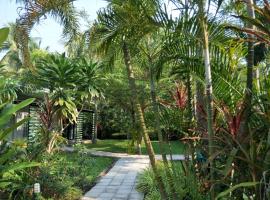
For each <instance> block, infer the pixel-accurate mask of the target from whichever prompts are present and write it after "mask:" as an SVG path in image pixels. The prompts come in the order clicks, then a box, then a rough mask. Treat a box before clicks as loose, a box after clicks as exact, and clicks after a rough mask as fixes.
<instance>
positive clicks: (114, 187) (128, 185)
mask: <svg viewBox="0 0 270 200" xmlns="http://www.w3.org/2000/svg"><path fill="white" fill-rule="evenodd" d="M148 166H149V159H148V158H145V157H143V158H134V157H125V158H120V159H119V160H118V161H117V162H116V163H115V165H114V166H113V168H112V169H111V170H110V171H109V172H108V173H107V174H106V175H105V176H103V177H102V178H101V179H100V180H99V181H98V183H97V184H96V185H95V186H94V187H93V188H92V189H91V190H90V191H89V192H87V193H86V194H85V195H84V197H83V198H82V200H143V194H142V193H139V192H138V191H137V190H136V178H137V175H138V174H139V173H140V172H141V171H142V170H143V169H145V168H147V167H148Z"/></svg>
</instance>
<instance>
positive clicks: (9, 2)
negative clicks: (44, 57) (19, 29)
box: [0, 0, 107, 53]
mask: <svg viewBox="0 0 270 200" xmlns="http://www.w3.org/2000/svg"><path fill="white" fill-rule="evenodd" d="M74 5H75V7H76V8H77V9H79V10H85V11H86V12H87V14H88V15H89V20H90V21H94V20H95V18H96V12H97V11H98V10H99V9H100V8H102V7H105V6H106V5H107V3H106V2H105V1H103V0H76V1H75V2H74ZM19 6H20V4H16V0H0V28H2V27H4V26H7V24H8V23H10V22H15V21H16V18H18V9H17V8H18V7H19ZM81 24H82V26H81V29H82V30H84V29H85V25H83V24H85V22H83V21H81ZM30 35H31V37H34V38H38V39H41V47H42V48H46V47H49V51H51V52H59V53H62V52H64V51H65V49H64V41H63V39H62V37H61V36H62V28H61V26H60V25H59V24H58V23H57V22H56V21H55V20H54V19H52V18H50V17H48V18H47V19H45V20H42V21H41V22H40V24H38V25H35V26H34V28H33V30H32V31H31V34H30Z"/></svg>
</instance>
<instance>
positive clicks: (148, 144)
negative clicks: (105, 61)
mask: <svg viewBox="0 0 270 200" xmlns="http://www.w3.org/2000/svg"><path fill="white" fill-rule="evenodd" d="M123 53H124V61H125V65H126V68H127V73H128V80H129V87H130V91H131V95H132V97H133V100H134V103H135V109H136V112H137V116H138V120H139V123H140V126H141V129H142V134H143V139H144V143H145V146H146V149H147V152H148V156H149V159H150V163H151V166H152V169H153V172H154V175H155V179H156V181H157V184H158V187H159V191H160V194H161V197H162V199H164V200H167V199H168V196H167V193H166V191H165V186H164V183H163V181H162V178H161V176H160V174H159V173H158V170H157V165H156V159H155V153H154V150H153V147H152V144H151V141H150V138H149V135H148V133H147V129H146V125H145V121H144V116H143V112H142V108H141V105H140V103H139V101H138V96H137V89H136V84H135V78H134V73H133V68H132V65H131V59H130V53H129V49H128V47H127V44H126V43H124V44H123Z"/></svg>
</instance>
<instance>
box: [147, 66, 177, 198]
mask: <svg viewBox="0 0 270 200" xmlns="http://www.w3.org/2000/svg"><path fill="white" fill-rule="evenodd" d="M150 63H151V62H150ZM149 71H150V87H151V98H152V103H153V109H154V116H155V128H156V131H157V133H158V141H159V149H160V152H161V155H162V160H163V164H164V167H165V170H166V171H165V172H166V176H167V177H168V179H169V187H170V191H171V192H172V195H173V199H175V200H177V199H178V197H177V193H176V190H175V186H174V184H173V177H172V174H171V172H170V166H169V163H168V160H167V155H166V152H165V149H164V146H165V143H164V140H163V136H162V132H161V128H160V117H159V106H158V103H157V97H156V86H155V80H154V77H153V76H154V74H153V71H152V69H151V67H150V70H149Z"/></svg>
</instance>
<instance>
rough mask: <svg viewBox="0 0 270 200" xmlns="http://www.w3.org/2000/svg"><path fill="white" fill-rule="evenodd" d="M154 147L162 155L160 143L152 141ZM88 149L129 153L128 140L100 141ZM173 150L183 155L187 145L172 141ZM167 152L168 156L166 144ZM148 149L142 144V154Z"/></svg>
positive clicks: (88, 145)
mask: <svg viewBox="0 0 270 200" xmlns="http://www.w3.org/2000/svg"><path fill="white" fill-rule="evenodd" d="M152 145H153V148H154V151H155V153H156V154H160V149H159V144H158V141H152ZM85 146H86V147H87V148H88V149H92V150H96V151H107V152H113V153H127V152H128V140H98V141H97V144H85ZM171 148H172V153H173V154H183V153H184V150H185V145H184V144H183V143H181V142H179V141H171ZM165 151H166V153H167V154H168V153H169V152H170V151H169V145H168V144H167V143H166V145H165ZM146 152H147V151H146V147H145V144H144V142H143V143H142V153H143V154H146Z"/></svg>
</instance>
